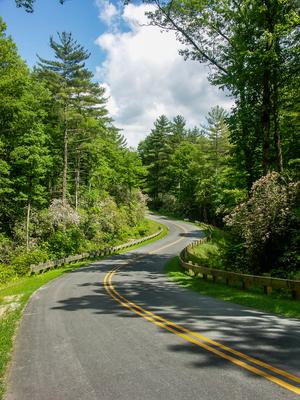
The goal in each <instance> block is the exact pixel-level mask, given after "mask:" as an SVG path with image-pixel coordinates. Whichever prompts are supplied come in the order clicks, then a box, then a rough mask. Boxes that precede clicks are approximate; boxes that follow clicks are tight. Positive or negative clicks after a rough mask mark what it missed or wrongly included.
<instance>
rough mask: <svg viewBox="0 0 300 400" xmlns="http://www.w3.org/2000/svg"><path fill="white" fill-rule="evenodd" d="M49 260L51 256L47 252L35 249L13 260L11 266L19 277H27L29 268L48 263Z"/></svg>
mask: <svg viewBox="0 0 300 400" xmlns="http://www.w3.org/2000/svg"><path fill="white" fill-rule="evenodd" d="M48 259H49V255H48V253H47V252H46V251H44V250H41V249H34V250H31V251H27V252H26V251H25V252H24V253H23V254H19V255H17V256H15V257H13V258H12V260H11V266H12V269H13V270H14V272H15V273H16V274H17V275H20V276H21V275H26V274H27V273H28V272H29V267H30V265H32V264H39V263H42V262H46V261H47V260H48Z"/></svg>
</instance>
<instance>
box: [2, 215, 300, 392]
mask: <svg viewBox="0 0 300 400" xmlns="http://www.w3.org/2000/svg"><path fill="white" fill-rule="evenodd" d="M153 218H154V219H157V220H160V221H161V222H163V223H164V224H165V225H167V226H168V227H169V234H168V235H167V236H165V237H164V238H163V239H160V240H158V241H156V242H153V243H151V244H148V245H146V246H143V247H141V248H138V249H136V250H133V251H130V252H127V253H125V254H122V255H115V256H112V257H110V258H108V259H106V260H102V261H98V262H94V263H93V264H91V265H89V266H88V267H84V268H81V269H78V270H75V271H73V272H71V273H68V274H65V275H64V276H62V277H60V278H58V279H56V280H54V281H52V282H50V283H48V284H47V285H45V286H43V287H42V288H40V289H39V290H38V291H37V292H35V294H34V295H33V296H32V297H31V300H30V301H29V303H28V305H27V307H26V309H25V311H24V316H23V319H22V322H21V325H20V329H19V332H18V335H17V338H16V343H15V350H14V355H13V361H12V364H11V368H10V374H9V384H8V392H7V395H6V400H119V399H120V400H121V399H122V400H195V399H201V400H219V399H220V400H221V399H222V400H235V399H236V400H241V399H243V400H246V399H249V400H254V399H255V400H258V399H263V400H269V399H270V400H276V399H280V400H283V399H284V400H289V399H299V398H300V397H299V396H300V321H298V320H293V319H287V318H279V317H277V316H274V315H272V314H267V313H263V312H259V311H256V310H254V309H249V308H246V307H243V306H239V305H234V304H232V303H230V302H223V301H220V300H215V299H212V298H210V297H206V296H201V295H199V294H198V293H194V292H191V291H188V290H186V289H184V288H182V287H179V286H177V285H176V284H175V283H173V282H171V281H170V280H168V278H167V277H166V275H165V274H164V273H163V269H164V265H165V263H166V262H167V261H168V260H169V259H170V258H172V257H174V255H176V254H178V252H179V251H180V250H181V249H182V248H183V247H185V246H186V245H187V244H188V243H190V242H191V241H193V240H194V239H195V238H199V236H201V232H200V231H199V230H197V229H196V227H194V226H193V225H191V224H188V223H183V222H179V221H172V220H169V219H167V218H164V217H157V216H153Z"/></svg>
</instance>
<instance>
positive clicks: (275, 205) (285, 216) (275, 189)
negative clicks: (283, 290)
mask: <svg viewBox="0 0 300 400" xmlns="http://www.w3.org/2000/svg"><path fill="white" fill-rule="evenodd" d="M297 196H299V184H298V183H295V182H291V181H288V180H285V179H284V178H283V177H282V176H280V175H279V174H278V173H275V172H273V173H269V174H268V175H266V176H264V177H262V178H261V179H259V180H258V181H257V182H255V184H254V185H253V187H252V190H251V193H250V198H249V200H248V201H247V202H245V203H242V204H240V205H238V206H237V207H236V208H235V209H234V210H233V212H232V213H231V214H230V215H229V216H227V217H226V219H225V220H226V223H227V226H229V227H230V229H231V232H232V233H233V234H234V235H235V237H236V241H237V242H239V243H240V245H239V246H238V247H236V253H237V260H236V261H235V260H234V259H233V262H234V264H235V265H237V264H240V263H241V260H243V264H244V265H246V266H247V268H248V270H249V271H252V272H253V271H254V272H255V273H262V272H270V271H271V270H272V269H273V268H274V269H276V267H281V268H282V267H283V265H282V266H280V265H278V263H280V257H283V258H281V262H283V264H287V263H286V261H285V262H284V259H285V260H288V259H289V261H288V265H289V269H295V268H296V267H299V263H297V260H296V258H295V260H294V263H295V265H293V263H292V262H291V256H292V254H291V252H284V246H286V245H289V246H290V241H291V238H292V232H293V231H294V230H295V228H296V226H297V225H298V228H299V221H298V222H296V221H295V217H294V213H293V208H294V207H295V205H296V200H297ZM298 236H299V235H298ZM283 254H285V255H283ZM295 255H296V254H295ZM298 262H299V260H298ZM297 264H298V265H297ZM287 272H289V271H288V269H285V275H286V274H287ZM281 275H282V274H281Z"/></svg>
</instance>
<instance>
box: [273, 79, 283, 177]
mask: <svg viewBox="0 0 300 400" xmlns="http://www.w3.org/2000/svg"><path fill="white" fill-rule="evenodd" d="M276 75H277V74H275V76H274V89H273V119H274V144H275V154H276V167H277V170H278V171H279V172H282V171H283V159H282V150H281V137H280V136H281V135H280V128H279V117H278V81H277V76H276Z"/></svg>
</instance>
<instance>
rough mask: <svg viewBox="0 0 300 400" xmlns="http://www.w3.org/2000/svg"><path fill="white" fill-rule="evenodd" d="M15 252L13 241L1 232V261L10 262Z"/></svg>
mask: <svg viewBox="0 0 300 400" xmlns="http://www.w3.org/2000/svg"><path fill="white" fill-rule="evenodd" d="M12 254H13V242H12V240H11V239H9V238H8V237H7V236H5V235H3V234H2V233H0V263H4V264H6V263H9V262H10V260H11V257H12Z"/></svg>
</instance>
